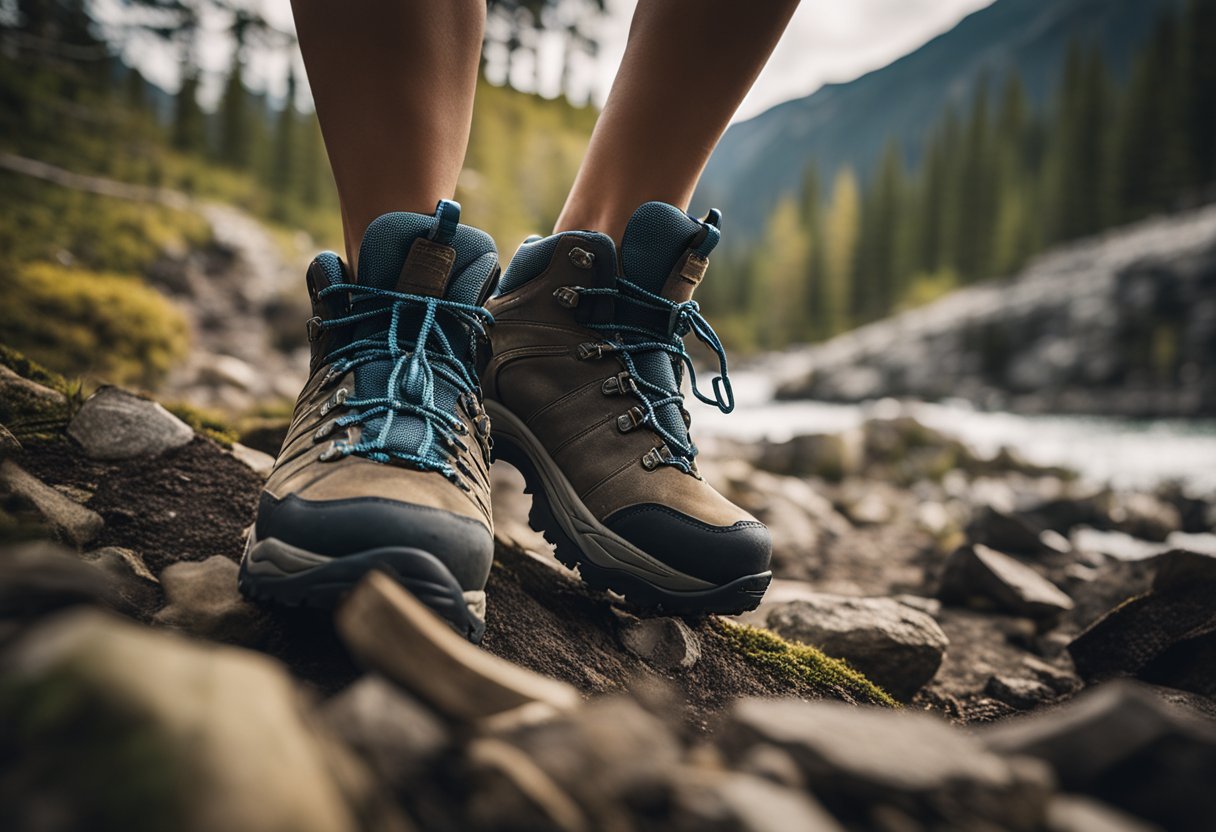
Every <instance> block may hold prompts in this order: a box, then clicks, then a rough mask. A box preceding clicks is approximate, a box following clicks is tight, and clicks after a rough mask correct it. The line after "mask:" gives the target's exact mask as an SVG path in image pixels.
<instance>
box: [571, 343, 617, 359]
mask: <svg viewBox="0 0 1216 832" xmlns="http://www.w3.org/2000/svg"><path fill="white" fill-rule="evenodd" d="M612 351H613V349H612V345H611V344H604V343H601V342H598V341H587V342H586V343H583V344H579V345H578V360H579V361H592V360H595V359H599V358H603V357H604V356H605V355H606V354H607V353H610V352H612Z"/></svg>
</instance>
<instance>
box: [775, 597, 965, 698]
mask: <svg viewBox="0 0 1216 832" xmlns="http://www.w3.org/2000/svg"><path fill="white" fill-rule="evenodd" d="M766 625H767V626H768V627H769V629H771V630H773V631H775V632H776V633H778V634H779V635H781V636H783V637H784V638H787V639H792V640H794V641H800V642H802V643H804V644H809V645H812V646H814V647H818V648H820V649H821V650H823V652H824V653H826V654H827V655H829V656H832V657H833V658H840V659H844V660H845V661H847V662H848V663H849V664H850V665H851V666H852V667H854V668H856V669H857V670H859V671H861V672H862V673H864V674H865V675H866V676H868V677H869V678H870V680H871V681H873V682H874V683H875V684H877V685H878V686H879V687H882V688H883V689H885V690H886V691H887V692H889V693H890V694H891V695H892V696H894V697H895V698H897V699H902V700H904V701H907V700H909V699H911V698H912V696H913V695H914V694H915V693H916V692H917V691H918V690H920V689H921V688H922V687H924V686H925V684H926V683H928V681H929V680H930V679H932V678H933V675H934V674H935V673H936V672H937V669H938V667H939V666H941V663H942V657H943V656H944V655H945V652H946V647H947V645H948V644H949V642H948V641H947V639H946V635H945V633H943V632H942V629H941V627H939V626H938V624H937V622H936V621H934V620H933V618H932V617H930V616H929V615H927V614H926V613H924V612H921V611H920V610H915V609H912V608H911V607H907V606H905V605H903V604H900V603H898V602H896V601H894V600H892V599H890V598H849V597H846V596H843V595H828V594H823V593H821V594H817V595H814V596H804V597H803V598H802V599H801V600H797V601H791V602H789V603H787V604H784V605H781V606H778V607H775V608H773V609H772V610H771V611H770V612H769V614H768V618H767V621H766Z"/></svg>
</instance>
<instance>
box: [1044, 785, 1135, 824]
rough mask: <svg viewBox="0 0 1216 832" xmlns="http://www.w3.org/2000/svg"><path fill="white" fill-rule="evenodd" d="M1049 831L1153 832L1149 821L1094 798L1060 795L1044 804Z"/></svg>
mask: <svg viewBox="0 0 1216 832" xmlns="http://www.w3.org/2000/svg"><path fill="white" fill-rule="evenodd" d="M1047 829H1048V830H1049V832H1154V830H1156V829H1157V827H1156V826H1153V825H1152V824H1149V823H1145V822H1144V821H1142V820H1140V819H1139V818H1134V817H1132V816H1131V815H1127V814H1124V813H1123V812H1120V811H1118V810H1116V809H1112V808H1111V807H1109V806H1106V805H1105V804H1102V803H1099V802H1098V801H1096V800H1090V799H1089V798H1085V797H1077V796H1076V795H1072V794H1060V795H1056V796H1055V797H1053V798H1052V799H1051V803H1049V804H1047Z"/></svg>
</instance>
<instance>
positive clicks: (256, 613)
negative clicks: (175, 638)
mask: <svg viewBox="0 0 1216 832" xmlns="http://www.w3.org/2000/svg"><path fill="white" fill-rule="evenodd" d="M238 572H239V569H238V567H237V565H236V564H235V563H233V562H232V561H231V560H229V559H228V558H226V557H224V556H222V555H214V556H212V557H209V558H207V559H206V560H204V561H201V562H185V563H175V564H173V565H171V566H168V567H166V568H165V570H164V571H163V572H161V573H160V582H161V586H162V587H163V588H164V591H165V600H166V604H165V608H164V609H162V610H161V611H160V612H158V613H157V614H156V616H155V617H154V618H153V622H154V623H156V624H159V625H161V626H162V627H173V628H175V629H178V630H184V631H185V632H187V633H191V634H193V635H196V636H202V637H204V638H209V639H213V640H215V641H227V642H231V643H234V644H252V643H255V642H256V641H257V638H258V636H259V634H260V633H261V631H262V630H264V629H265V624H266V613H265V612H264V611H262V610H261V609H260V608H258V607H257V606H255V605H254V604H252V603H250V602H249V601H247V600H245V598H244V597H243V596H242V595H241V594H240V592H239V591H238V590H237V585H236V584H237V573H238Z"/></svg>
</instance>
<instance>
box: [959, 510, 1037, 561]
mask: <svg viewBox="0 0 1216 832" xmlns="http://www.w3.org/2000/svg"><path fill="white" fill-rule="evenodd" d="M966 531H967V539H968V540H970V541H972V542H974V543H981V544H983V545H985V546H989V547H991V548H993V549H997V550H998V551H1002V552H1018V553H1023V554H1034V553H1035V552H1038V551H1040V550H1042V549H1043V548H1044V547H1043V542H1042V538H1041V535H1042V533H1043V529H1042V528H1041V527H1039V526H1037V525H1036V524H1034V523H1033V522H1032V521H1030V520H1029V519H1027V518H1026V517H1023V516H1022V515H1020V514H1015V513H1013V512H1010V511H1003V510H1001V509H999V508H996V507H994V506H990V505H988V506H983V507H982V508H981V509H980V510H979V511H978V512H977V513H976V515H975V517H973V518H972V520H971V522H970V523H968V524H967V530H966Z"/></svg>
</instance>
